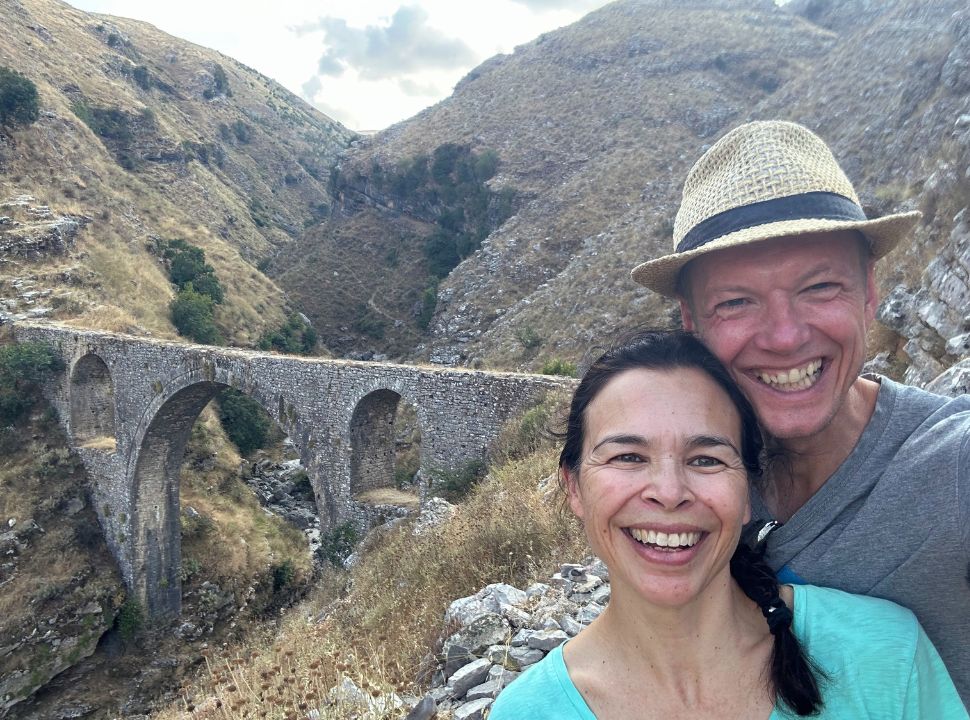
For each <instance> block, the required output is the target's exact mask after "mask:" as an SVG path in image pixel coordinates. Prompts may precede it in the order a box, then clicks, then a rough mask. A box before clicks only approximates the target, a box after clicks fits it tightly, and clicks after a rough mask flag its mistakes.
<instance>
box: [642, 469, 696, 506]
mask: <svg viewBox="0 0 970 720" xmlns="http://www.w3.org/2000/svg"><path fill="white" fill-rule="evenodd" d="M640 498H641V499H642V500H643V501H644V502H645V503H647V504H648V505H657V506H660V507H661V508H663V509H664V510H674V509H676V508H679V507H681V506H683V505H685V504H690V502H691V501H692V500H693V499H694V494H693V492H691V489H690V486H689V484H688V482H687V473H686V472H685V471H684V468H683V467H682V466H681V464H680V463H677V462H674V461H673V460H672V459H670V458H668V459H665V460H662V461H660V462H657V463H656V464H655V465H653V466H652V467H651V468H650V470H649V471H648V472H647V478H646V482H645V484H644V486H643V490H641V492H640Z"/></svg>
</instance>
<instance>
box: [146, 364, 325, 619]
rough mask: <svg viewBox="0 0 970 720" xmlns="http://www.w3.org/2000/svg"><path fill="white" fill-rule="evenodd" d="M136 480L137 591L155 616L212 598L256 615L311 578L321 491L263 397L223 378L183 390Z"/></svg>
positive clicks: (163, 415) (163, 417) (166, 408)
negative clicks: (236, 387)
mask: <svg viewBox="0 0 970 720" xmlns="http://www.w3.org/2000/svg"><path fill="white" fill-rule="evenodd" d="M210 404H211V406H210ZM257 428H260V429H261V431H263V432H264V437H261V438H257V439H254V430H255V429H257ZM259 434H260V433H258V432H257V433H256V435H259ZM263 448H265V450H264V449H263ZM134 481H135V483H136V498H137V499H136V503H135V507H134V508H133V513H132V514H133V526H132V533H133V540H134V587H135V589H136V592H137V593H138V597H139V600H140V601H141V602H142V603H143V604H144V605H145V607H146V610H147V612H148V614H149V615H150V616H151V617H161V616H172V615H177V614H179V613H180V612H181V610H182V607H183V604H184V605H185V606H186V607H189V608H193V612H194V610H195V609H198V608H199V607H202V606H205V605H206V604H211V603H213V602H215V603H217V604H220V605H221V606H226V607H228V606H229V604H232V605H234V606H235V607H242V606H243V605H245V606H247V607H248V608H249V610H250V611H252V612H253V613H257V614H258V613H259V612H262V611H264V610H268V609H271V608H272V607H277V606H279V605H280V604H281V603H283V602H284V601H285V600H286V598H287V597H289V595H290V594H292V592H293V590H294V589H295V588H296V587H298V585H299V584H301V583H304V582H305V581H306V580H307V579H308V578H309V577H310V576H311V574H312V559H311V553H310V550H311V545H310V543H309V541H308V535H309V534H310V531H312V530H313V529H314V527H316V528H318V526H319V523H318V520H317V517H316V505H315V502H314V492H313V487H312V485H311V482H310V479H309V477H308V476H307V474H306V472H305V471H304V470H303V469H302V465H301V464H300V459H299V452H298V451H297V450H296V448H295V447H294V446H293V445H292V443H289V441H288V440H287V438H286V435H285V433H284V432H283V430H282V429H281V428H280V426H279V425H278V424H276V422H275V420H274V419H273V418H272V417H271V416H270V415H269V414H268V413H267V412H266V410H265V408H264V406H263V405H262V404H261V403H260V402H259V401H258V400H257V399H256V398H254V397H252V396H249V395H246V394H244V393H241V392H238V391H236V390H234V389H232V388H230V387H228V386H227V385H225V384H224V383H220V382H216V381H202V382H198V383H195V384H193V385H190V386H188V387H185V388H184V389H182V390H180V391H178V392H176V393H175V394H174V395H172V396H171V397H170V398H169V399H168V400H167V401H165V403H164V404H163V405H162V406H161V408H160V409H159V411H158V413H157V414H156V415H155V417H154V418H153V419H152V421H151V424H150V425H149V427H148V430H147V432H146V433H145V436H144V439H143V440H142V442H141V447H140V451H139V456H138V461H137V465H136V470H135V479H134ZM271 484H272V487H271V489H270V490H269V491H266V490H265V489H266V488H267V487H268V486H270V485H271ZM281 488H285V492H277V490H280V489H281ZM283 495H285V497H283ZM297 500H300V501H301V502H298V501H297ZM284 505H285V509H286V511H287V512H286V513H284V512H281V511H280V507H281V506H284ZM267 510H268V511H269V513H272V514H275V515H276V516H277V517H272V515H270V514H268V513H267ZM287 513H289V514H287ZM301 523H302V524H301ZM317 535H319V531H318V529H317ZM212 588H218V589H219V590H218V592H217V593H216V594H217V595H218V597H215V598H214V597H212V593H213V592H215V591H213V589H212ZM205 630H206V628H201V626H200V629H199V632H200V633H201V632H204V631H205Z"/></svg>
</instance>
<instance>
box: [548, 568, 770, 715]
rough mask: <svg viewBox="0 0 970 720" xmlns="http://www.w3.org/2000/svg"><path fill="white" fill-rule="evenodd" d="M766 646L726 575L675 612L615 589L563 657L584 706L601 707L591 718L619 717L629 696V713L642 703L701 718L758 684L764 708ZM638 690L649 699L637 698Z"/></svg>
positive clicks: (760, 626) (756, 618)
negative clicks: (689, 711) (730, 694)
mask: <svg viewBox="0 0 970 720" xmlns="http://www.w3.org/2000/svg"><path fill="white" fill-rule="evenodd" d="M617 591H618V592H617ZM771 643H772V638H771V635H770V634H769V633H768V628H767V624H766V623H765V621H764V617H763V616H762V615H761V611H760V610H759V609H758V607H757V606H756V605H755V604H754V603H753V602H752V601H751V600H750V599H749V598H747V597H746V596H745V595H744V592H743V591H742V590H741V589H740V588H739V587H738V585H737V583H735V582H734V581H733V579H731V578H730V577H728V579H727V581H726V582H724V581H722V583H721V584H719V585H718V586H717V587H708V588H707V589H706V591H705V593H704V594H703V595H702V596H699V597H698V598H696V599H695V601H693V602H692V603H690V604H689V605H686V606H681V607H676V608H671V607H658V606H653V605H650V604H649V603H646V602H645V601H644V600H643V599H642V598H641V597H640V596H639V595H637V594H635V593H633V592H630V593H626V592H623V589H622V588H616V589H615V591H614V595H613V596H612V598H611V599H610V604H609V606H608V607H607V609H606V610H605V611H604V612H603V614H602V615H601V616H600V617H599V618H598V619H597V620H596V621H595V622H594V623H593V624H592V625H590V627H589V628H587V629H586V630H585V631H583V633H581V634H580V635H578V636H577V637H576V638H575V639H573V640H572V641H571V642H570V643H569V644H568V645H567V646H566V648H565V651H564V653H565V659H566V664H567V667H568V668H569V673H570V677H571V678H573V681H574V683H575V684H576V685H577V687H578V688H579V689H580V692H581V693H582V694H583V695H584V697H586V699H587V702H589V704H590V705H591V706H597V705H598V706H599V707H598V708H597V707H594V708H593V709H594V712H596V713H597V716H601V713H602V717H612V716H622V715H623V714H624V713H623V712H615V710H616V707H615V705H613V703H614V702H615V701H616V700H617V698H619V697H629V702H630V703H631V709H632V708H635V707H636V703H637V702H644V701H645V702H648V704H649V706H650V707H658V709H659V708H666V709H670V708H682V709H698V710H699V711H700V712H699V713H698V714H699V715H703V714H704V713H703V709H710V708H714V709H716V706H717V704H718V703H719V702H721V701H722V700H724V701H726V700H727V697H726V695H725V693H726V688H731V689H733V691H734V692H737V690H738V689H741V688H745V684H747V685H748V688H746V689H745V692H748V693H750V692H757V688H758V687H763V688H764V691H765V693H766V696H765V698H764V699H763V700H764V702H763V703H762V704H765V705H766V706H767V707H768V708H770V706H771V702H772V701H771V698H770V697H767V693H768V689H767V687H764V684H763V677H764V675H763V671H764V669H765V668H766V667H767V662H768V659H769V658H770V653H771ZM745 679H747V681H746V680H745ZM752 688H754V689H752ZM637 690H640V691H641V692H645V693H646V694H647V695H648V696H649V700H642V699H638V698H636V697H635V695H636V691H637ZM631 693H632V695H631ZM749 700H750V697H749ZM606 703H609V704H610V706H611V707H610V708H609V711H607V709H606V707H605V704H606ZM642 707H643V706H641V708H640V709H641V710H642ZM769 711H770V710H769ZM641 714H642V713H641ZM714 716H715V717H716V716H717V715H716V714H715V715H714ZM766 716H767V715H766Z"/></svg>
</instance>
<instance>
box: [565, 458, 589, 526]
mask: <svg viewBox="0 0 970 720" xmlns="http://www.w3.org/2000/svg"><path fill="white" fill-rule="evenodd" d="M559 472H560V473H562V484H563V487H565V488H566V495H567V496H568V497H569V508H570V510H572V511H573V515H575V516H576V517H578V518H579V519H580V520H585V519H586V518H585V517H584V511H583V497H582V495H581V494H580V492H579V474H578V473H574V472H570V471H569V469H568V468H567V467H565V466H560V468H559Z"/></svg>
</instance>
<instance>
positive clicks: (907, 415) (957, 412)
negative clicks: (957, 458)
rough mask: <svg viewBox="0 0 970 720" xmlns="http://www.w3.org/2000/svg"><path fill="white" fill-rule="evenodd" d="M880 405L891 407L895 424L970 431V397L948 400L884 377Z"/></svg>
mask: <svg viewBox="0 0 970 720" xmlns="http://www.w3.org/2000/svg"><path fill="white" fill-rule="evenodd" d="M878 379H879V383H880V390H879V403H885V404H887V405H888V406H889V410H890V412H891V413H892V417H893V421H894V422H901V421H902V422H908V423H912V424H913V425H914V427H919V428H922V429H924V430H927V429H929V428H931V427H933V426H934V425H936V424H938V423H947V424H948V425H950V426H951V427H959V426H960V425H961V424H962V426H963V427H965V428H967V429H970V395H957V396H956V397H947V396H946V395H937V394H936V393H932V392H929V391H927V390H923V389H922V388H918V387H914V386H912V385H904V384H902V383H898V382H895V381H894V380H890V379H889V378H885V377H880V378H878Z"/></svg>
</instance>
